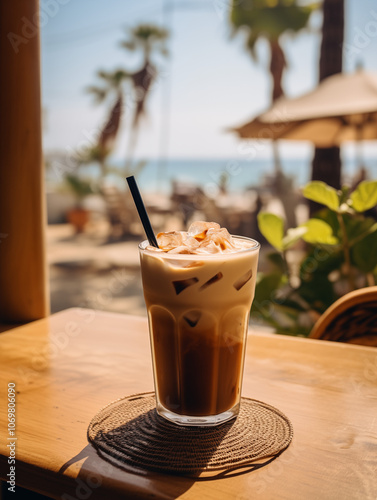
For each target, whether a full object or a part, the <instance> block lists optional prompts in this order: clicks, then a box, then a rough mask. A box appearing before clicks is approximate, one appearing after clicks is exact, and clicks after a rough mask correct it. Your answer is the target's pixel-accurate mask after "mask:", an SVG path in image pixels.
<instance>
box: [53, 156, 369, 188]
mask: <svg viewBox="0 0 377 500" xmlns="http://www.w3.org/2000/svg"><path fill="white" fill-rule="evenodd" d="M135 163H137V162H135ZM143 163H144V166H143V167H142V168H141V169H140V170H138V171H137V173H135V176H136V179H137V182H138V185H139V187H140V189H141V190H143V191H154V192H161V193H170V192H171V188H172V182H173V181H180V182H186V183H192V184H195V185H198V186H201V187H202V188H203V189H204V190H205V191H206V192H211V191H213V190H214V189H216V188H217V186H218V185H219V184H220V182H221V178H222V177H223V176H225V177H226V179H227V188H228V189H229V191H232V192H235V191H243V190H245V189H247V188H253V187H257V186H260V185H261V184H263V183H264V181H265V179H266V177H268V176H270V175H272V174H273V173H274V164H273V161H272V160H244V159H241V160H240V159H223V160H222V159H213V160H211V159H168V160H163V161H161V160H145V162H143ZM281 164H282V169H283V171H284V173H285V174H286V175H288V176H290V177H292V178H293V179H294V183H295V186H297V187H301V186H303V185H305V184H306V183H307V182H309V181H310V176H311V158H307V159H297V158H294V159H292V158H291V159H289V158H282V159H281ZM112 165H113V167H114V168H116V169H117V170H119V175H111V176H109V181H110V182H111V183H114V184H118V185H119V187H120V188H121V187H123V186H125V185H126V183H125V177H124V173H123V162H121V161H114V162H113V164H112ZM364 166H365V168H366V170H367V174H368V178H369V179H377V158H366V159H365V160H364ZM357 171H358V165H357V164H356V162H355V160H354V159H353V158H347V159H345V161H343V166H342V175H343V181H347V182H349V181H350V180H352V178H353V177H354V176H355V175H356V173H357ZM80 172H82V174H83V176H89V177H91V178H93V179H95V178H96V176H97V175H98V172H99V169H98V166H96V165H94V164H93V165H87V166H82V167H80ZM50 180H53V179H50Z"/></svg>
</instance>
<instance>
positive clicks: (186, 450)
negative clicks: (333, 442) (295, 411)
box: [88, 393, 293, 475]
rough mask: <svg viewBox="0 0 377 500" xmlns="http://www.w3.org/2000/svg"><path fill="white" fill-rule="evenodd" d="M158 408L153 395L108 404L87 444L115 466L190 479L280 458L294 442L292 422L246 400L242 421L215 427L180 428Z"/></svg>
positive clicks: (96, 419)
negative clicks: (157, 410) (190, 475)
mask: <svg viewBox="0 0 377 500" xmlns="http://www.w3.org/2000/svg"><path fill="white" fill-rule="evenodd" d="M155 405H156V400H155V396H154V393H144V394H136V395H133V396H128V397H125V398H122V399H118V400H117V401H114V402H112V403H110V404H109V405H107V406H106V407H105V408H103V409H102V410H101V411H100V412H99V413H98V414H97V415H96V416H95V417H94V418H93V419H92V421H91V422H90V424H89V428H88V440H89V442H90V443H92V444H93V446H94V447H95V448H96V450H97V452H98V453H99V454H100V455H101V456H103V457H104V458H106V459H107V460H110V461H114V463H115V464H116V465H122V464H123V465H130V466H132V467H137V468H142V469H148V470H153V471H159V472H167V473H174V474H184V475H188V474H198V473H201V472H208V471H220V470H227V469H234V468H237V467H245V466H247V465H252V464H253V463H255V461H256V460H260V459H267V458H273V457H276V456H277V455H278V454H279V453H281V452H282V451H283V450H285V449H286V448H287V447H288V446H289V444H290V442H291V440H292V437H293V430H292V424H291V422H290V421H289V419H288V418H287V417H286V416H285V415H284V414H283V413H282V412H281V411H279V410H278V409H276V408H274V407H273V406H270V405H268V404H266V403H263V402H261V401H257V400H255V399H248V398H242V400H241V409H240V413H239V415H238V417H237V418H236V419H233V420H231V421H228V422H225V423H224V424H221V425H218V426H215V427H182V426H178V425H176V424H173V423H171V422H169V421H167V420H165V419H164V418H162V417H160V416H159V415H158V414H157V412H156V409H155ZM112 459H113V460H112Z"/></svg>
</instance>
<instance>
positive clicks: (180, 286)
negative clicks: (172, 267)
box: [173, 277, 199, 295]
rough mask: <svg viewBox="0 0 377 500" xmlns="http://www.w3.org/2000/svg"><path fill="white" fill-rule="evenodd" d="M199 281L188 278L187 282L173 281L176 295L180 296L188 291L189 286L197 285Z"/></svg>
mask: <svg viewBox="0 0 377 500" xmlns="http://www.w3.org/2000/svg"><path fill="white" fill-rule="evenodd" d="M198 281H199V280H198V278H195V277H194V278H187V279H185V280H176V281H173V286H174V289H175V293H176V294H177V295H179V294H180V293H181V292H183V290H186V288H188V287H189V286H192V285H195V283H197V282H198Z"/></svg>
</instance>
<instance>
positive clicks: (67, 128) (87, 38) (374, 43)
mask: <svg viewBox="0 0 377 500" xmlns="http://www.w3.org/2000/svg"><path fill="white" fill-rule="evenodd" d="M40 3H41V9H42V11H43V16H42V18H41V21H42V30H41V31H42V38H41V50H42V102H43V109H44V148H45V150H47V151H51V150H54V151H56V150H59V151H73V150H80V148H81V149H82V148H84V147H86V146H87V145H88V144H89V145H90V144H91V143H92V142H93V137H95V134H98V131H99V130H100V128H101V126H102V125H103V123H104V121H105V120H106V112H107V110H108V108H107V107H106V106H103V105H102V106H95V105H94V104H93V99H92V98H91V96H90V95H88V94H87V93H86V92H85V88H86V87H87V86H89V85H92V84H94V83H95V82H96V72H97V71H98V70H99V69H105V70H109V71H110V70H113V69H115V68H117V67H124V68H129V69H130V70H136V69H137V67H138V64H139V60H138V58H137V56H135V55H133V54H130V53H128V52H126V51H125V50H124V49H122V48H121V47H120V40H122V39H124V38H125V33H126V29H127V27H133V26H136V25H137V24H139V23H154V24H158V25H160V26H166V27H168V28H169V30H170V33H171V35H170V39H169V42H168V49H169V56H168V57H166V58H162V57H159V58H158V60H156V61H157V62H158V63H159V67H160V76H159V78H158V80H157V82H156V83H155V85H154V88H153V90H152V92H151V95H150V96H149V99H148V102H147V117H146V118H145V119H144V120H143V122H142V127H141V131H140V135H139V139H138V143H137V149H136V156H137V157H139V158H158V157H160V156H163V157H168V158H235V157H239V156H240V155H241V154H242V144H241V141H240V140H239V139H238V138H237V137H236V136H235V135H234V134H231V133H229V132H227V129H228V128H229V127H232V126H236V125H240V124H242V123H244V122H246V121H248V120H250V119H252V118H253V117H254V116H255V115H257V114H258V113H259V112H261V111H264V110H265V109H267V108H268V106H269V102H270V93H271V81H270V78H269V73H268V70H267V64H268V63H267V61H268V47H267V46H266V44H265V43H263V41H262V42H261V43H260V44H259V45H258V47H257V50H258V56H259V62H255V61H253V60H252V59H251V57H250V55H249V54H248V53H246V51H245V50H244V48H243V40H242V37H241V36H236V37H234V38H232V37H231V30H230V25H229V21H228V19H229V8H230V4H231V0H190V1H188V0H106V1H105V0H56V1H55V2H53V3H54V5H55V8H54V9H51V7H50V8H49V5H51V2H50V1H49V0H40ZM345 9H346V12H345V21H346V27H345V42H346V45H345V52H344V71H347V72H352V71H353V70H354V69H355V67H356V64H357V62H358V61H359V62H361V63H362V65H363V67H364V69H366V70H370V71H377V56H376V54H377V4H376V2H375V0H345ZM320 25H321V15H320V14H319V13H317V14H315V15H313V16H312V19H311V30H310V32H302V33H300V34H299V35H296V36H295V37H292V36H284V38H283V39H282V45H283V48H284V50H285V52H286V55H287V59H288V64H289V67H288V70H287V71H286V74H285V77H284V81H283V84H284V89H285V92H286V94H287V95H288V96H290V97H295V96H298V95H300V94H303V93H305V92H307V91H309V90H311V89H313V88H314V87H315V85H316V83H317V80H318V60H319V48H320ZM126 113H127V107H126ZM348 147H350V148H352V146H348ZM310 148H311V147H310V146H309V145H308V144H306V143H298V142H295V143H292V142H287V141H285V142H284V144H283V146H282V152H283V154H287V155H289V156H292V157H295V156H296V157H300V156H301V155H306V154H308V151H309V150H311V149H310ZM126 149H127V130H126V126H125V127H123V129H122V130H121V134H120V137H119V140H118V142H117V144H116V148H115V150H114V155H113V157H114V158H116V159H118V158H119V159H121V158H123V157H124V155H125V152H126ZM365 152H366V154H374V155H376V154H377V148H376V147H375V145H371V146H368V145H367V146H366V148H365ZM264 154H266V155H268V154H270V153H269V152H267V149H263V148H261V150H260V151H258V155H260V156H261V157H263V155H264Z"/></svg>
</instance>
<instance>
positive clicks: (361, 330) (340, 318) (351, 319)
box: [309, 286, 377, 347]
mask: <svg viewBox="0 0 377 500" xmlns="http://www.w3.org/2000/svg"><path fill="white" fill-rule="evenodd" d="M309 338H312V339H321V340H331V341H335V342H347V343H351V344H360V345H369V346H375V347H377V286H371V287H368V288H361V289H359V290H354V291H353V292H350V293H347V294H346V295H344V296H343V297H341V298H340V299H339V300H337V301H336V302H334V304H332V306H330V307H329V308H328V309H327V310H326V311H325V312H324V313H323V314H322V316H321V317H320V318H319V320H318V321H317V322H316V324H315V325H314V327H313V329H312V331H311V332H310V335H309Z"/></svg>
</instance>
